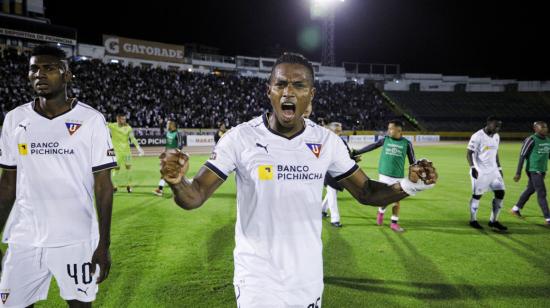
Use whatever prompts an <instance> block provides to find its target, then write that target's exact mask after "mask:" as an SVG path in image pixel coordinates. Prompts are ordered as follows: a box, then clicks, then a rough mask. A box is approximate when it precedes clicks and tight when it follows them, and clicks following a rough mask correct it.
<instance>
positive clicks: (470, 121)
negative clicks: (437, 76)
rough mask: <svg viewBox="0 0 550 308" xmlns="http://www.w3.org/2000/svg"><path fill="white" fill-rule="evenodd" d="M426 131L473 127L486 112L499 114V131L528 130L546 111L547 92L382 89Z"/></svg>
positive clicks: (549, 111) (548, 108)
mask: <svg viewBox="0 0 550 308" xmlns="http://www.w3.org/2000/svg"><path fill="white" fill-rule="evenodd" d="M385 94H386V95H387V97H389V99H391V100H392V101H393V102H394V103H396V104H397V105H399V106H400V107H401V108H402V109H403V110H404V111H406V112H407V113H408V114H410V115H412V116H413V117H414V118H415V119H416V120H417V121H418V122H419V123H420V124H421V125H422V126H423V128H425V129H426V130H428V131H432V132H434V131H435V132H437V131H473V130H476V129H479V127H480V125H482V124H483V122H484V121H485V119H486V118H487V116H488V115H497V116H499V117H500V118H502V120H503V122H504V125H503V131H519V132H524V131H529V130H530V129H531V126H532V123H533V121H534V120H533V119H539V118H541V117H543V118H544V117H546V115H548V114H550V95H549V93H548V92H428V91H413V92H410V91H386V92H385Z"/></svg>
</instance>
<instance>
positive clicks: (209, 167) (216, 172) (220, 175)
mask: <svg viewBox="0 0 550 308" xmlns="http://www.w3.org/2000/svg"><path fill="white" fill-rule="evenodd" d="M204 166H205V167H206V168H208V169H210V170H211V171H212V172H214V173H215V174H216V175H217V176H218V177H219V178H220V179H222V180H224V181H225V180H227V174H225V173H223V172H222V171H221V170H220V169H218V167H216V166H214V165H213V164H211V163H210V162H206V163H204Z"/></svg>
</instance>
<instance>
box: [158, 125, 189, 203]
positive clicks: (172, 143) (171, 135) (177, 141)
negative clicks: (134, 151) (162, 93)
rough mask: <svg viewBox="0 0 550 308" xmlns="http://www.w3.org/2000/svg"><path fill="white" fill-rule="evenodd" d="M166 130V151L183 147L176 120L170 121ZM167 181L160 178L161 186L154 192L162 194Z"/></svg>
mask: <svg viewBox="0 0 550 308" xmlns="http://www.w3.org/2000/svg"><path fill="white" fill-rule="evenodd" d="M166 125H167V131H166V151H168V150H170V149H181V147H182V146H183V142H182V140H181V138H180V135H179V134H178V126H177V124H176V122H175V121H171V120H170V121H168V123H167V124H166ZM165 185H166V182H165V181H164V179H162V178H161V179H160V181H159V187H158V188H157V189H155V190H154V191H153V193H154V194H155V195H157V196H159V197H161V196H162V193H163V190H164V186H165Z"/></svg>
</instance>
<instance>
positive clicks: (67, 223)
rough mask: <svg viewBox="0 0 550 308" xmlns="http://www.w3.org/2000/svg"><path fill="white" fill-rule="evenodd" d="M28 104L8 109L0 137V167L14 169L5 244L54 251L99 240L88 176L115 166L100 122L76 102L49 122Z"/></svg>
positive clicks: (100, 118)
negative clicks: (66, 246)
mask: <svg viewBox="0 0 550 308" xmlns="http://www.w3.org/2000/svg"><path fill="white" fill-rule="evenodd" d="M33 106H34V103H28V104H25V105H22V106H19V107H17V108H15V109H14V110H12V111H10V112H9V113H8V114H7V115H6V118H5V121H4V126H3V128H2V135H1V137H0V167H2V168H7V169H10V168H11V169H17V189H16V199H15V203H14V205H13V209H12V211H11V213H10V216H9V218H8V221H7V223H6V226H5V228H4V234H3V241H4V242H5V243H17V244H25V245H30V246H36V247H57V246H64V245H70V244H74V243H78V242H83V241H90V240H95V239H97V238H98V237H99V235H98V233H99V231H98V223H97V217H96V212H95V209H94V202H93V200H94V189H93V187H94V176H93V172H97V171H100V170H104V169H108V168H113V167H114V166H116V163H115V155H114V151H113V150H112V144H111V137H110V135H109V131H108V129H107V126H106V123H105V119H104V118H103V116H102V115H101V113H99V112H98V111H96V110H95V109H93V108H92V107H90V106H88V105H85V104H83V103H80V102H77V103H75V104H74V106H73V108H72V109H71V110H70V111H68V112H66V113H64V114H62V115H59V116H57V117H55V118H52V119H49V118H46V117H44V116H42V115H40V114H38V113H37V112H36V111H35V110H34V108H33Z"/></svg>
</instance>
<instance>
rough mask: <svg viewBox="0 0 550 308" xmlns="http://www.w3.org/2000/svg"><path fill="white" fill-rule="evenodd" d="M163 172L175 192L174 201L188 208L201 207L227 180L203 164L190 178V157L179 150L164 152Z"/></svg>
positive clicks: (162, 158) (162, 156)
mask: <svg viewBox="0 0 550 308" xmlns="http://www.w3.org/2000/svg"><path fill="white" fill-rule="evenodd" d="M160 159H161V171H160V172H161V174H162V176H163V178H164V180H165V181H166V182H167V183H168V184H169V185H170V188H171V189H172V191H173V192H174V201H175V202H176V204H177V205H178V206H180V207H181V208H183V209H186V210H193V209H196V208H199V207H200V206H201V205H203V204H204V202H206V200H208V198H210V196H212V194H213V193H214V191H216V189H218V187H220V185H221V184H222V183H223V182H224V181H225V178H222V177H221V176H220V175H218V173H216V172H215V170H214V171H213V170H211V169H210V168H213V167H210V168H209V167H208V165H205V166H203V167H202V168H201V169H200V170H199V172H198V173H197V174H196V175H195V177H194V178H193V179H192V180H190V179H188V178H187V177H186V176H185V174H186V173H187V170H188V169H189V157H188V156H187V155H186V154H184V153H182V152H180V151H177V150H170V151H167V152H165V153H162V154H161V156H160Z"/></svg>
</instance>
